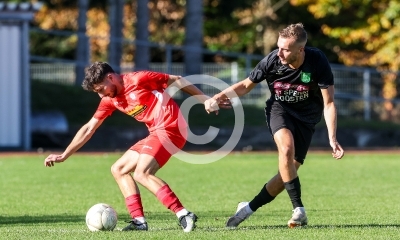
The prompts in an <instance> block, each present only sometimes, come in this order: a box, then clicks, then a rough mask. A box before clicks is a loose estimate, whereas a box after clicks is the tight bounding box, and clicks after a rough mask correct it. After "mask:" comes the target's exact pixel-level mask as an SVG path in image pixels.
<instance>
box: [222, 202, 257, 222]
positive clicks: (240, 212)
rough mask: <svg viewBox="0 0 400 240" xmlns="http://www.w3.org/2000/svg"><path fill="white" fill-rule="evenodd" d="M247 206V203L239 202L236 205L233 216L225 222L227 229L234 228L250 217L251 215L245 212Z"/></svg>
mask: <svg viewBox="0 0 400 240" xmlns="http://www.w3.org/2000/svg"><path fill="white" fill-rule="evenodd" d="M247 205H249V203H248V202H240V203H239V204H238V206H237V209H236V213H235V215H233V216H232V217H230V218H229V219H228V221H227V222H226V227H227V228H236V227H237V226H239V224H240V223H241V222H243V221H244V220H246V219H247V218H248V217H250V215H251V214H252V213H249V212H247V211H246V206H247Z"/></svg>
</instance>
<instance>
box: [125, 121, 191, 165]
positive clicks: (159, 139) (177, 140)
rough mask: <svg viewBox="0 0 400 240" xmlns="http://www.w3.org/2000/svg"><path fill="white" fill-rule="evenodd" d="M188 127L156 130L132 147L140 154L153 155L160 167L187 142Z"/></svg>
mask: <svg viewBox="0 0 400 240" xmlns="http://www.w3.org/2000/svg"><path fill="white" fill-rule="evenodd" d="M186 138H187V129H186V128H185V129H174V130H156V131H154V132H151V133H150V135H149V136H147V137H146V138H144V139H142V140H140V141H139V142H137V143H136V144H135V145H133V146H132V147H131V148H130V149H131V150H133V151H136V152H138V153H139V154H148V155H150V156H153V157H154V158H155V159H156V161H157V163H158V165H159V166H160V168H161V167H162V166H164V165H165V164H166V163H167V162H168V160H169V159H170V158H171V156H172V155H173V154H175V153H177V152H179V150H181V149H182V148H183V146H184V145H185V143H186Z"/></svg>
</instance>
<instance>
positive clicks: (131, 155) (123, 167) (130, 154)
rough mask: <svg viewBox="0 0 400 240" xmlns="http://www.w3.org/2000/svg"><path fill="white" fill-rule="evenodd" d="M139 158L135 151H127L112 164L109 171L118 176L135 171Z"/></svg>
mask: <svg viewBox="0 0 400 240" xmlns="http://www.w3.org/2000/svg"><path fill="white" fill-rule="evenodd" d="M139 156H140V155H139V153H138V152H137V151H133V150H130V149H129V150H128V151H126V152H125V153H124V154H123V155H122V156H121V157H120V158H119V159H118V160H117V161H116V162H115V163H114V164H113V166H112V170H111V171H112V172H118V173H120V174H128V173H131V172H133V171H135V169H136V166H137V164H138V161H139Z"/></svg>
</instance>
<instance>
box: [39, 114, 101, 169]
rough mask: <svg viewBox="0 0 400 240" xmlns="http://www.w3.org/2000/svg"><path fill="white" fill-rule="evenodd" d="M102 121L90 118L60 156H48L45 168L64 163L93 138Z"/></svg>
mask: <svg viewBox="0 0 400 240" xmlns="http://www.w3.org/2000/svg"><path fill="white" fill-rule="evenodd" d="M103 121H104V120H98V119H96V118H92V119H90V120H89V122H88V123H86V124H85V125H83V126H82V127H81V128H80V129H79V130H78V132H77V133H76V134H75V137H74V138H73V139H72V141H71V143H70V144H69V145H68V147H67V148H66V149H65V151H64V152H63V153H62V154H59V155H57V154H50V155H49V156H48V157H47V158H46V159H45V160H44V165H45V166H46V167H52V166H54V163H59V162H64V161H65V160H66V159H67V158H68V157H69V156H71V155H72V154H73V153H75V152H76V151H78V150H79V149H80V148H81V147H82V146H83V145H85V143H86V142H87V141H89V139H90V138H91V137H92V136H93V134H94V132H95V131H96V129H97V128H98V127H99V126H100V125H101V124H102V123H103Z"/></svg>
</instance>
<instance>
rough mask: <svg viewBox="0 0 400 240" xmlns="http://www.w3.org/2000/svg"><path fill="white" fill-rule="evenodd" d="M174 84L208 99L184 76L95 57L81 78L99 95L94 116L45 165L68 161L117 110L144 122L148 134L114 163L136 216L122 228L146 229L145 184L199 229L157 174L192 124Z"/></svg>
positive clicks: (114, 172) (184, 223)
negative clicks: (123, 69)
mask: <svg viewBox="0 0 400 240" xmlns="http://www.w3.org/2000/svg"><path fill="white" fill-rule="evenodd" d="M171 84H174V86H177V87H178V88H180V89H181V90H182V91H183V92H186V93H187V94H189V95H191V96H194V97H196V98H197V99H198V100H199V102H201V103H204V102H205V101H206V100H207V99H209V97H208V96H206V95H205V94H204V93H203V92H202V91H201V90H199V89H198V88H197V87H196V86H194V85H193V84H191V83H190V82H188V81H187V80H185V79H184V78H182V77H180V76H175V75H168V74H164V73H157V72H151V71H138V72H132V73H128V74H122V75H119V74H117V73H115V72H114V70H113V69H112V68H111V66H109V65H108V64H107V63H104V62H95V63H94V64H92V65H91V66H90V67H89V68H88V69H87V70H86V73H85V79H84V81H83V83H82V87H83V88H84V89H85V90H88V91H94V92H96V93H98V94H99V96H100V98H101V101H100V104H99V106H98V108H97V110H96V112H95V114H94V116H93V117H92V118H91V119H90V120H89V122H88V123H86V124H85V125H83V126H82V127H81V128H80V130H79V131H78V132H77V133H76V135H75V137H74V138H73V139H72V141H71V143H70V144H69V146H68V147H67V148H66V149H65V151H64V152H63V153H62V154H59V155H56V154H50V155H49V156H48V157H47V158H46V159H45V161H44V164H45V166H47V167H52V166H54V163H60V162H63V161H65V160H66V159H67V158H68V157H69V156H71V155H72V154H73V153H75V152H76V151H77V150H78V149H80V148H81V147H82V146H83V145H84V144H85V143H86V142H87V141H88V140H89V139H90V138H91V137H92V136H93V134H94V132H95V131H96V129H97V128H98V127H99V126H100V125H101V124H102V123H103V121H104V120H105V119H106V118H107V117H108V116H110V115H111V113H112V112H113V111H114V110H119V111H121V112H123V113H126V114H127V115H129V116H131V117H133V118H135V119H136V120H138V121H140V122H144V123H145V124H146V126H147V127H148V130H149V135H148V136H147V137H146V138H144V139H142V140H140V141H138V142H137V143H136V144H134V145H133V146H132V147H131V148H130V149H129V150H127V151H126V152H125V153H124V154H123V155H122V156H121V157H120V158H119V159H118V160H117V161H116V162H115V163H114V164H113V165H112V167H111V173H112V175H113V176H114V179H115V181H116V182H117V184H118V186H119V188H120V190H121V192H122V194H123V196H124V197H125V203H126V206H127V209H128V211H129V213H130V215H131V217H132V220H131V221H129V223H130V224H129V225H128V226H126V227H125V228H123V229H122V230H123V231H131V230H148V226H147V222H146V219H145V216H144V212H143V206H142V202H141V196H140V192H139V189H138V185H137V183H139V184H141V185H142V186H144V187H145V188H147V189H148V190H149V191H150V192H152V193H153V194H154V195H155V196H156V197H157V198H158V200H159V201H160V202H161V203H162V204H163V205H164V206H165V207H167V208H168V209H170V210H171V211H172V212H174V213H175V214H176V216H177V217H178V221H179V224H180V225H181V226H182V228H183V231H184V232H190V231H192V230H193V229H194V228H195V222H196V220H197V216H196V215H195V214H194V213H192V212H189V211H188V210H187V209H186V208H185V207H184V206H183V205H182V203H181V202H180V200H179V199H178V197H177V196H176V195H175V193H174V192H173V191H172V189H171V188H170V187H169V185H168V184H167V183H166V182H164V181H163V180H162V179H160V178H159V177H156V176H155V174H156V172H157V171H158V170H159V169H160V168H161V167H163V166H164V164H165V163H166V162H167V161H168V160H169V159H170V157H171V156H172V155H173V154H175V153H176V152H178V151H179V150H180V149H182V147H183V146H184V145H185V143H186V137H187V127H188V125H187V123H186V121H185V119H184V118H183V116H182V114H181V111H180V109H179V106H178V105H177V104H176V103H175V101H174V100H173V99H172V98H171V97H170V96H169V95H168V93H167V92H166V91H165V89H166V88H167V87H168V86H170V85H171ZM208 102H209V101H208ZM213 104H215V102H213ZM227 105H229V103H227V102H225V103H220V104H219V107H223V108H226V107H227ZM228 107H229V106H228ZM209 108H210V106H208V108H207V109H209ZM216 108H218V107H216V106H215V105H214V109H216ZM132 173H133V174H132Z"/></svg>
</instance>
